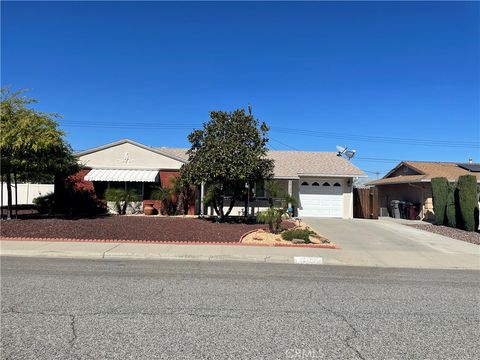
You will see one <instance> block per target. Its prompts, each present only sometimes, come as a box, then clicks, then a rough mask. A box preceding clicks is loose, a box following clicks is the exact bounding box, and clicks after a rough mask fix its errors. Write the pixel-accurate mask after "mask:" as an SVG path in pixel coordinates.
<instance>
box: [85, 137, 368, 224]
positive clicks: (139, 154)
mask: <svg viewBox="0 0 480 360" xmlns="http://www.w3.org/2000/svg"><path fill="white" fill-rule="evenodd" d="M186 152H187V149H180V148H164V147H151V146H146V145H143V144H140V143H138V142H135V141H132V140H128V139H124V140H120V141H116V142H114V143H110V144H106V145H103V146H99V147H96V148H92V149H89V150H86V151H82V152H80V153H77V154H76V155H77V157H78V159H79V160H80V162H81V163H82V165H83V166H84V170H82V173H81V174H80V175H81V177H82V181H83V182H84V183H85V184H86V186H88V187H89V188H91V189H93V190H94V191H95V193H96V195H97V197H99V198H102V196H103V193H104V192H105V190H106V189H107V188H109V187H120V188H125V189H135V190H136V192H137V194H138V195H139V201H138V211H141V209H142V208H143V204H144V203H145V202H146V201H149V194H150V189H151V188H152V186H162V187H163V186H168V184H169V181H170V179H171V178H172V177H174V176H178V173H179V170H180V167H181V166H182V165H183V164H184V163H186V162H187V161H188V156H187V154H186ZM268 156H269V157H270V158H272V159H273V160H274V161H275V168H274V179H276V180H278V181H279V183H280V184H281V185H282V186H283V187H284V189H285V191H286V192H288V193H289V194H290V195H291V196H293V197H296V198H297V200H298V206H297V207H296V208H295V209H294V212H295V215H298V216H302V217H309V216H311V217H337V218H352V217H353V196H352V190H353V181H354V179H356V178H358V177H366V175H365V174H364V173H363V171H361V170H360V169H359V168H357V167H356V166H355V165H353V164H352V163H351V162H350V161H348V160H345V159H344V158H342V157H339V156H337V153H335V152H318V151H273V150H271V151H269V153H268ZM207 186H208V184H205V186H199V187H198V189H197V191H196V201H195V203H194V204H192V206H191V208H190V210H189V213H190V214H209V213H211V212H212V209H207V208H205V207H204V205H203V198H204V195H205V190H206V187H207ZM251 191H252V192H251V194H252V202H251V203H250V204H249V205H250V206H251V208H253V213H256V212H257V211H259V210H262V209H264V208H266V207H267V206H268V201H267V194H266V192H265V188H264V184H263V183H258V184H254V186H253V188H252V189H251ZM243 211H244V206H243V204H242V203H241V202H238V203H236V206H235V207H234V208H233V211H232V213H231V214H232V215H241V214H242V212H243Z"/></svg>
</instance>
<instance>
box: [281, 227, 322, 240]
mask: <svg viewBox="0 0 480 360" xmlns="http://www.w3.org/2000/svg"><path fill="white" fill-rule="evenodd" d="M313 234H315V232H314V231H312V230H308V229H291V230H285V231H284V232H283V233H282V239H283V240H288V241H292V240H293V239H303V240H305V243H307V244H309V243H310V242H311V241H310V235H313Z"/></svg>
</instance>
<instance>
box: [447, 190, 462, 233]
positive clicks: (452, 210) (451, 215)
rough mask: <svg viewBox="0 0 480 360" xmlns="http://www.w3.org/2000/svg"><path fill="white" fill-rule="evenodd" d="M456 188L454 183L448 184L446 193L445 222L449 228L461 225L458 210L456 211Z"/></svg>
mask: <svg viewBox="0 0 480 360" xmlns="http://www.w3.org/2000/svg"><path fill="white" fill-rule="evenodd" d="M457 199H458V189H457V185H456V184H455V183H453V184H450V185H449V187H448V195H447V223H448V226H449V227H451V228H457V227H459V226H460V225H461V221H459V219H458V217H459V215H460V211H457V207H458V200H457Z"/></svg>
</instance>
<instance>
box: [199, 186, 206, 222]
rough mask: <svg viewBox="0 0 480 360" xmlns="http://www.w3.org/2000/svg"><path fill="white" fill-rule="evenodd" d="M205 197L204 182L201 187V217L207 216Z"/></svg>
mask: <svg viewBox="0 0 480 360" xmlns="http://www.w3.org/2000/svg"><path fill="white" fill-rule="evenodd" d="M204 195H205V183H204V182H203V181H202V184H201V185H200V215H205V205H204V204H203V197H204Z"/></svg>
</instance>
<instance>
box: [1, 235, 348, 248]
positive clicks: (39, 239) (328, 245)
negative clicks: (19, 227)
mask: <svg viewBox="0 0 480 360" xmlns="http://www.w3.org/2000/svg"><path fill="white" fill-rule="evenodd" d="M3 240H5V241H46V242H93V243H119V244H159V245H228V246H261V247H291V248H315V249H336V250H339V249H340V247H339V246H337V245H336V244H243V243H241V242H220V241H216V242H215V241H212V242H207V241H156V240H118V239H74V238H38V237H35V238H31V237H1V238H0V241H3Z"/></svg>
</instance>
